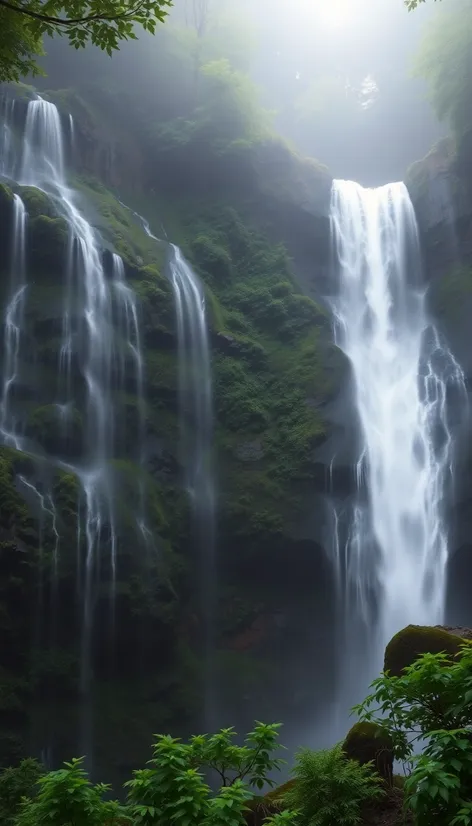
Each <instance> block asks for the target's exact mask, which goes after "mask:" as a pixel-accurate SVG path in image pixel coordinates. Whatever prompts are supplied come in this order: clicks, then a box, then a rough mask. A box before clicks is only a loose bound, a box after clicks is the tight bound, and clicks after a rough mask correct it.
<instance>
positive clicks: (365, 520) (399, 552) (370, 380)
mask: <svg viewBox="0 0 472 826" xmlns="http://www.w3.org/2000/svg"><path fill="white" fill-rule="evenodd" d="M331 223H332V235H333V240H334V247H335V254H336V259H337V268H338V278H339V289H338V296H337V298H336V299H335V301H334V314H335V322H336V342H337V344H338V345H339V347H340V348H341V349H342V350H343V351H344V353H345V354H346V355H347V357H348V358H349V360H350V363H351V365H352V374H353V383H354V403H355V409H356V412H357V416H358V424H359V440H360V446H359V463H358V468H357V477H358V482H359V494H358V496H357V497H356V498H355V500H354V503H353V505H352V509H351V518H350V525H349V526H348V528H347V531H346V536H345V541H344V543H343V546H342V548H341V546H340V544H339V539H338V538H337V539H336V543H337V550H338V553H340V554H341V555H342V566H341V567H342V569H343V573H342V576H343V578H344V589H345V599H347V600H349V602H348V605H347V608H346V611H347V612H348V615H349V616H348V622H349V624H350V626H351V628H354V629H355V631H354V632H353V633H355V634H357V635H358V637H360V638H358V639H357V641H356V642H357V648H356V650H355V652H354V654H353V656H354V658H357V664H356V666H355V668H354V670H356V669H357V677H358V679H359V686H358V687H359V690H361V689H362V691H365V690H366V689H367V686H368V682H369V678H373V677H374V676H376V675H377V674H378V673H379V671H380V670H381V668H382V663H383V651H384V648H385V645H386V643H387V642H388V640H389V639H390V638H391V637H392V635H393V634H394V633H396V632H397V631H398V630H400V629H401V628H403V627H404V626H405V625H408V624H409V623H416V624H425V625H435V624H437V623H441V622H442V621H443V620H444V608H445V593H446V566H447V561H448V524H447V512H446V506H447V497H448V492H449V490H448V485H449V483H450V481H451V478H452V474H453V458H454V455H453V454H454V450H453V448H454V440H453V434H452V430H451V423H450V415H449V414H448V399H449V394H450V393H454V392H459V393H463V394H464V396H465V386H464V376H463V373H462V370H461V369H460V367H459V365H458V364H457V362H456V361H455V359H454V357H453V355H452V354H451V352H450V351H449V350H448V348H447V346H446V345H445V344H444V342H443V341H442V339H441V337H440V335H439V333H438V331H437V330H436V329H435V328H434V326H433V325H432V324H431V322H430V320H429V319H428V316H427V312H426V308H425V290H424V288H423V286H422V283H421V256H420V247H419V240H418V230H417V224H416V218H415V213H414V210H413V206H412V204H411V202H410V199H409V196H408V192H407V189H406V187H405V186H404V185H403V184H401V183H397V184H389V185H387V186H384V187H381V188H379V189H363V188H362V187H361V186H359V185H358V184H355V183H352V182H349V181H335V182H334V185H333V190H332V204H331ZM361 489H363V490H364V491H367V493H365V492H364V493H362V492H361ZM336 543H335V544H336ZM356 616H357V618H358V624H357V625H356V620H355V617H356ZM374 628H375V629H376V630H375V631H374ZM351 642H353V645H354V644H355V641H353V640H351ZM367 651H369V652H370V655H371V656H370V658H369V657H368V656H367V653H366V652H367ZM367 659H369V662H367ZM362 669H364V673H363V675H362V676H361V677H359V672H360V671H361V670H362ZM351 676H352V675H351ZM349 679H351V677H350V678H349ZM350 699H352V698H350ZM355 699H356V700H357V698H355ZM359 699H362V696H360V697H359Z"/></svg>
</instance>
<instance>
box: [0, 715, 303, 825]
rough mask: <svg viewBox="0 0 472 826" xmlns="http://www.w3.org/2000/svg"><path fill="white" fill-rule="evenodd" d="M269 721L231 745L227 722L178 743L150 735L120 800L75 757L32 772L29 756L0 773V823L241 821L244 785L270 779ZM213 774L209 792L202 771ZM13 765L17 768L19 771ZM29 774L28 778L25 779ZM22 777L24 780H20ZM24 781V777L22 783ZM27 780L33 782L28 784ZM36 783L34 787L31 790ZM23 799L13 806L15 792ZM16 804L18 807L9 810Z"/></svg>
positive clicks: (278, 817) (278, 818)
mask: <svg viewBox="0 0 472 826" xmlns="http://www.w3.org/2000/svg"><path fill="white" fill-rule="evenodd" d="M278 728H279V726H278V725H277V724H273V725H264V724H262V723H258V724H257V725H256V726H255V727H254V730H253V731H252V732H250V733H249V734H248V735H247V737H246V740H245V743H244V745H243V746H237V745H235V744H234V742H233V741H234V737H235V732H234V731H233V729H223V730H222V731H220V732H218V733H217V734H215V735H213V736H208V735H200V736H197V737H192V738H191V740H190V741H189V742H188V743H182V742H180V741H179V740H176V739H174V738H172V737H170V736H168V735H160V736H158V737H157V739H156V742H155V744H154V747H153V757H152V760H150V761H149V764H148V768H146V769H140V770H138V771H135V772H134V774H133V778H132V779H131V780H130V781H128V783H126V784H125V786H126V788H127V793H128V794H127V802H126V805H121V804H120V803H118V802H117V801H115V800H106V799H104V798H105V797H106V796H107V794H108V792H109V791H110V787H109V786H106V785H104V784H102V783H99V784H96V785H94V784H92V783H91V781H90V780H89V778H88V777H87V774H86V772H85V771H84V768H83V760H82V759H75V760H72V761H71V762H70V763H65V764H64V768H62V769H60V770H59V771H53V772H49V774H47V775H45V776H43V777H39V772H40V769H39V770H37V771H36V772H33V774H31V772H29V773H28V772H26V769H25V764H27V766H26V768H28V767H30V768H31V769H33V768H35V767H36V766H37V764H36V763H35V761H25V762H24V764H22V766H23V769H21V767H20V769H7V770H6V771H5V772H3V774H2V775H0V789H1V788H2V783H3V786H5V787H7V786H8V784H9V783H10V786H12V778H14V782H13V786H12V788H13V793H12V794H10V796H9V797H8V796H6V797H5V799H4V800H3V798H0V805H4V808H6V806H7V805H8V802H9V800H10V799H11V800H10V802H11V808H10V811H9V812H8V813H7V814H5V819H2V823H5V822H6V823H11V824H14V826H46V824H47V826H118V825H119V826H126V824H128V823H129V824H132V825H133V826H163V825H164V824H165V826H172V824H173V825H174V826H243V824H245V813H246V810H247V802H248V801H249V800H250V799H252V798H253V792H252V791H251V788H254V787H256V788H258V789H261V788H263V787H264V786H265V785H275V784H274V782H273V781H272V780H270V779H269V778H268V774H269V773H270V772H272V771H274V769H279V768H280V766H281V764H282V762H283V761H281V760H280V758H278V757H274V756H273V755H274V751H275V749H276V748H277V737H278ZM204 769H206V770H208V769H210V770H211V771H212V772H213V773H214V774H215V775H216V776H217V777H218V779H219V785H220V788H219V791H218V792H217V793H216V794H213V793H212V791H211V789H210V787H209V786H208V785H207V783H206V782H205V779H204V776H203V773H202V772H203V770H204ZM20 770H21V771H20ZM30 775H31V778H30ZM26 778H28V782H26ZM30 780H31V782H30ZM33 786H34V788H33ZM36 789H37V793H35V791H36ZM22 795H25V796H26V797H27V799H25V800H24V802H23V803H22V805H21V808H20V809H19V806H18V803H19V798H20V797H21V796H22ZM18 809H19V813H18V814H17V812H18ZM293 823H294V815H293V814H292V813H291V812H288V811H285V812H281V813H277V814H275V815H274V816H273V817H270V818H267V819H266V820H265V824H266V826H291V824H293Z"/></svg>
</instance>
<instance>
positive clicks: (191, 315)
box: [169, 244, 216, 726]
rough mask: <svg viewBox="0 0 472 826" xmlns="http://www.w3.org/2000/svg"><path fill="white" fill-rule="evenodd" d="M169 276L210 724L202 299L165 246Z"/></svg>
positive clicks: (211, 585)
mask: <svg viewBox="0 0 472 826" xmlns="http://www.w3.org/2000/svg"><path fill="white" fill-rule="evenodd" d="M170 252H171V255H170V265H169V266H170V276H171V283H172V289H173V291H174V300H175V310H176V321H177V337H178V359H179V407H180V424H181V450H182V462H183V465H184V467H185V473H186V487H187V491H188V493H189V496H190V498H191V501H192V505H193V514H194V526H195V528H194V529H195V535H196V538H197V544H198V549H199V553H200V560H199V571H200V583H199V584H200V588H199V592H200V600H201V616H202V621H203V626H204V627H203V634H202V647H203V658H204V669H205V698H204V705H205V707H204V723H205V725H206V726H211V725H212V721H213V720H214V719H215V714H216V709H215V702H216V698H215V696H214V692H215V684H214V683H215V675H214V662H213V659H214V633H215V605H214V602H215V590H216V589H215V576H216V570H215V484H214V473H213V467H212V440H213V403H212V381H211V363H210V347H209V341H208V327H207V319H206V309H205V295H204V292H203V289H202V286H201V283H200V281H199V279H198V278H197V276H196V274H195V273H194V271H193V269H192V268H191V267H190V265H189V264H188V262H187V261H186V260H185V258H184V257H183V255H182V253H181V251H180V249H179V248H178V247H176V246H174V245H173V244H171V245H170Z"/></svg>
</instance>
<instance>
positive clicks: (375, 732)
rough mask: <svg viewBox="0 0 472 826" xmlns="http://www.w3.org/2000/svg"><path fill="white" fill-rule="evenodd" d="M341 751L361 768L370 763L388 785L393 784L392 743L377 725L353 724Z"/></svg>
mask: <svg viewBox="0 0 472 826" xmlns="http://www.w3.org/2000/svg"><path fill="white" fill-rule="evenodd" d="M343 751H344V753H345V754H346V756H347V757H349V759H350V760H357V762H358V763H360V764H361V766H364V765H365V764H366V763H372V764H373V767H374V768H375V771H376V772H378V774H380V776H381V777H383V778H384V780H386V781H387V782H388V783H389V785H391V784H392V782H393V743H392V740H391V738H390V736H389V734H388V733H387V732H386V731H384V729H383V728H382V727H381V726H379V725H378V724H377V723H367V722H363V723H355V724H354V725H353V726H352V728H351V729H350V731H349V732H348V733H347V736H346V739H345V741H344V743H343Z"/></svg>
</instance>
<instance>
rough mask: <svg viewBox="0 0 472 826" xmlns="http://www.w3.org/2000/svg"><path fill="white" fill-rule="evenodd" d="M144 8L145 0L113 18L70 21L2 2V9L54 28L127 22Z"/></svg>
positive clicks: (104, 17)
mask: <svg viewBox="0 0 472 826" xmlns="http://www.w3.org/2000/svg"><path fill="white" fill-rule="evenodd" d="M143 6H144V0H140V2H138V3H136V4H135V5H134V6H133V8H132V9H129V10H128V11H125V12H122V14H115V15H112V16H109V15H105V14H88V15H86V16H85V17H78V18H75V19H68V18H67V17H66V18H62V17H51V16H49V15H47V14H41V13H40V12H35V11H32V10H31V9H28V8H26V7H25V6H16V5H13V3H9V2H8V0H0V7H3V8H5V9H8V10H9V11H13V12H16V13H17V14H25V15H26V16H27V17H31V18H32V19H33V20H38V21H39V22H41V23H46V24H51V25H53V26H66V27H67V26H86V25H87V23H94V22H98V21H100V20H103V21H104V22H107V21H108V22H109V23H112V22H113V21H114V20H126V19H127V18H128V17H134V16H135V15H136V14H139V11H140V9H141V8H142V7H143Z"/></svg>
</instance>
